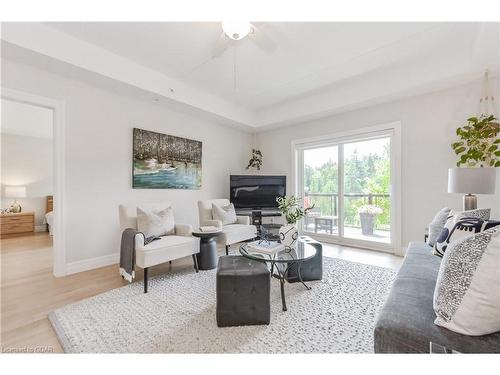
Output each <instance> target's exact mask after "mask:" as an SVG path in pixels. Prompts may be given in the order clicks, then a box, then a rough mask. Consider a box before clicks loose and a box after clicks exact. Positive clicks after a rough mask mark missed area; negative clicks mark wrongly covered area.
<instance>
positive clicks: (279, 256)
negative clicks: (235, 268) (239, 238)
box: [240, 238, 316, 263]
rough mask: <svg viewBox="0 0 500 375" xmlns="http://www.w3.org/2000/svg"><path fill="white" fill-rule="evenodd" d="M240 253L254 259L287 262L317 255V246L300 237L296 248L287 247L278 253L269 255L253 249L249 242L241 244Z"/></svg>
mask: <svg viewBox="0 0 500 375" xmlns="http://www.w3.org/2000/svg"><path fill="white" fill-rule="evenodd" d="M240 253H241V255H243V256H244V257H246V258H250V259H254V260H265V261H267V262H273V263H287V262H291V261H292V262H302V261H305V260H308V259H311V258H312V257H314V256H315V255H316V248H315V247H314V246H312V245H310V244H309V243H308V242H307V241H306V240H303V239H301V238H299V239H298V240H297V246H296V247H295V248H294V249H292V248H289V247H285V249H284V250H281V251H279V252H277V253H276V254H270V255H268V254H263V253H260V252H255V251H252V249H251V248H250V247H249V246H248V244H243V245H241V246H240Z"/></svg>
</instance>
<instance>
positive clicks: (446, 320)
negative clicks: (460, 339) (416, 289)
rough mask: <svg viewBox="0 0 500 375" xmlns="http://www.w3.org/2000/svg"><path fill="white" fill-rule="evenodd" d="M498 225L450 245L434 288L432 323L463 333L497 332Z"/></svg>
mask: <svg viewBox="0 0 500 375" xmlns="http://www.w3.org/2000/svg"><path fill="white" fill-rule="evenodd" d="M499 291H500V226H496V227H494V228H492V229H488V230H485V231H484V232H481V233H477V234H475V235H473V236H470V237H467V238H465V239H463V240H462V241H458V242H454V243H453V244H451V245H450V246H449V248H448V250H447V251H446V253H445V254H444V257H443V260H442V262H441V267H440V269H439V273H438V278H437V282H436V288H435V290H434V311H435V312H436V320H435V321H434V323H435V324H437V325H439V326H441V327H445V328H448V329H450V330H452V331H454V332H458V333H461V334H464V335H472V336H479V335H487V334H490V333H494V332H497V331H500V296H499Z"/></svg>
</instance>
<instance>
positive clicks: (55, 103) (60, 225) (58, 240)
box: [1, 87, 66, 277]
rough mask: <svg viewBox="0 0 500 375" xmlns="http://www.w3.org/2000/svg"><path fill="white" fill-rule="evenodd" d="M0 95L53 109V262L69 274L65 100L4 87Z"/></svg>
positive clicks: (61, 272) (55, 270) (55, 268)
mask: <svg viewBox="0 0 500 375" xmlns="http://www.w3.org/2000/svg"><path fill="white" fill-rule="evenodd" d="M1 98H2V99H6V100H11V101H15V102H18V103H24V104H29V105H34V106H37V107H43V108H48V109H51V110H52V113H53V116H52V122H53V151H54V154H53V168H54V176H53V178H54V197H55V199H54V239H53V251H54V257H53V258H54V264H53V274H54V276H56V277H61V276H64V275H66V246H65V245H66V236H65V233H66V232H65V223H64V208H65V207H66V203H65V191H66V189H65V180H66V179H65V161H66V147H65V129H66V124H65V103H64V101H62V100H56V99H52V98H47V97H44V96H39V95H34V94H30V93H27V92H23V91H19V90H14V89H10V88H7V87H1Z"/></svg>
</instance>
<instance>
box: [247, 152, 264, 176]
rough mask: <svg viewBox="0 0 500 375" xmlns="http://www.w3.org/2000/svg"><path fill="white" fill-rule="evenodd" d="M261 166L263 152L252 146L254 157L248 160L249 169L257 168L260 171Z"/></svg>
mask: <svg viewBox="0 0 500 375" xmlns="http://www.w3.org/2000/svg"><path fill="white" fill-rule="evenodd" d="M260 167H262V152H260V150H256V149H255V148H252V158H251V159H250V160H249V162H248V165H247V169H250V168H255V169H257V170H258V171H260Z"/></svg>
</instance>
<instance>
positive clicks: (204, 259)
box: [193, 230, 222, 270]
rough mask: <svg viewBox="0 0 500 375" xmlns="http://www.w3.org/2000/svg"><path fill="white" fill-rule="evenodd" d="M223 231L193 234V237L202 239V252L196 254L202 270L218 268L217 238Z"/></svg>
mask: <svg viewBox="0 0 500 375" xmlns="http://www.w3.org/2000/svg"><path fill="white" fill-rule="evenodd" d="M221 233H222V231H221V230H219V231H213V232H193V236H195V237H198V238H199V239H200V252H199V253H198V254H196V258H197V259H198V268H199V269H200V270H213V269H214V268H216V267H217V244H216V242H215V238H216V237H217V236H218V235H219V234H221Z"/></svg>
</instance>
